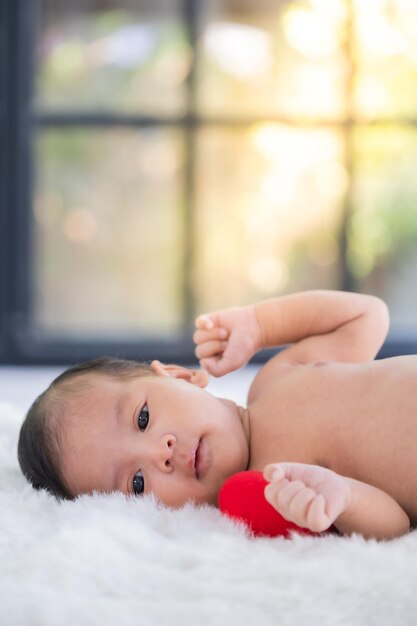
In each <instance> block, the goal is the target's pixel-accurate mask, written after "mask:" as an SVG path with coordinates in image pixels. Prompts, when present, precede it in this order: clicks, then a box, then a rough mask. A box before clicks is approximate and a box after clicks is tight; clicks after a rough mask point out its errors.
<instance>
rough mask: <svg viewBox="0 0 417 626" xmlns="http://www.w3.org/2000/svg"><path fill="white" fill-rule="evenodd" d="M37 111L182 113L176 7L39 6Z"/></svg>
mask: <svg viewBox="0 0 417 626" xmlns="http://www.w3.org/2000/svg"><path fill="white" fill-rule="evenodd" d="M41 18H42V20H41V30H40V34H39V41H38V66H39V67H38V73H37V80H36V87H37V108H38V109H41V110H44V109H48V110H50V109H53V110H57V109H58V110H59V109H64V110H67V109H82V108H86V109H91V110H93V111H103V110H114V109H117V110H119V111H123V112H131V113H151V114H157V115H172V114H178V113H182V112H184V110H185V106H186V103H185V88H184V85H185V78H186V76H187V73H188V71H189V65H190V49H189V45H188V42H187V39H186V35H185V30H184V26H183V24H182V22H181V21H180V2H179V0H177V1H175V2H174V1H173V0H158V1H157V2H155V1H154V0H142V1H141V2H135V1H134V0H121V1H120V2H117V3H109V2H106V1H105V0H88V1H87V2H85V1H83V2H81V1H80V0H78V1H77V2H65V1H64V0H60V1H57V0H43V2H42V13H41Z"/></svg>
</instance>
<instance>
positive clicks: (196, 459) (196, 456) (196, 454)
mask: <svg viewBox="0 0 417 626" xmlns="http://www.w3.org/2000/svg"><path fill="white" fill-rule="evenodd" d="M200 444H201V439H199V440H198V444H197V447H196V449H195V452H194V471H195V475H196V478H197V479H198V478H199V471H198V469H199V462H200V454H199V453H200Z"/></svg>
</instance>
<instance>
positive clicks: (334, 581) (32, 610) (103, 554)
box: [0, 404, 417, 626]
mask: <svg viewBox="0 0 417 626" xmlns="http://www.w3.org/2000/svg"><path fill="white" fill-rule="evenodd" d="M22 417H23V415H22V412H21V410H20V409H17V408H16V407H14V406H11V405H7V404H0V520H1V521H0V523H1V535H0V623H1V624H2V626H17V625H19V626H26V625H39V626H49V625H50V626H60V625H64V624H65V625H67V624H71V625H73V624H76V625H77V626H80V625H81V626H82V625H86V626H87V625H88V626H107V625H108V626H110V625H111V626H116V625H117V626H130V625H134V624H138V625H139V624H140V625H141V626H154V625H158V626H165V625H167V626H168V625H169V626H173V625H177V624H178V625H185V626H187V625H190V626H191V625H192V626H204V625H213V626H222V625H224V626H231V625H235V624H236V625H238V626H246V625H248V626H249V625H251V626H252V625H254V624H256V625H257V626H268V625H271V626H272V625H276V624H282V625H289V626H303V625H304V624H305V625H308V626H311V625H313V626H315V625H320V626H325V625H329V626H330V625H331V626H335V625H337V624H354V625H355V626H356V625H360V624H364V625H366V626H372V625H374V624H375V626H383V625H385V624H387V625H388V624H389V625H392V624H396V625H398V626H402V625H406V624H415V623H416V622H417V534H416V532H413V533H410V534H409V535H407V536H405V537H402V538H400V539H397V540H395V541H392V542H387V543H377V542H375V541H368V542H367V541H364V540H363V539H362V538H360V537H357V536H355V537H352V538H342V537H335V536H328V537H323V538H310V537H300V536H295V537H294V538H293V539H292V540H285V539H259V538H258V539H255V538H252V537H250V536H248V534H247V533H246V531H245V529H244V527H243V526H241V525H240V524H236V523H233V522H232V521H230V520H228V519H226V518H224V517H222V515H221V514H220V513H219V511H218V510H216V509H214V508H210V507H202V508H195V507H193V506H191V505H187V506H185V507H184V508H183V509H181V510H177V511H173V510H168V509H167V508H164V507H162V506H160V505H159V504H158V503H157V502H156V501H154V500H153V499H152V498H150V497H148V498H144V499H140V500H139V499H133V498H131V499H126V498H125V497H123V496H122V495H118V494H112V495H109V496H104V495H102V496H99V495H95V496H83V497H81V498H79V499H78V500H77V501H75V502H65V503H61V504H60V503H57V502H56V501H55V500H54V499H53V498H52V497H49V496H48V495H46V494H44V493H36V492H34V491H33V490H32V489H31V488H30V487H29V486H28V485H27V484H26V482H25V481H24V479H23V477H22V476H21V475H20V471H19V469H18V464H17V460H16V440H17V433H18V429H19V426H20V422H21V419H22Z"/></svg>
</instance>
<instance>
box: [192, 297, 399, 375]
mask: <svg viewBox="0 0 417 626" xmlns="http://www.w3.org/2000/svg"><path fill="white" fill-rule="evenodd" d="M388 325H389V315H388V309H387V307H386V305H385V304H384V302H382V300H380V299H379V298H376V297H374V296H367V295H363V294H357V293H347V292H343V291H321V290H317V291H305V292H301V293H295V294H292V295H290V296H283V297H281V298H275V299H273V300H266V301H263V302H259V303H257V304H255V305H252V306H247V307H236V308H233V309H222V310H220V311H215V312H213V313H209V314H207V315H202V316H200V317H198V318H197V320H196V327H197V330H196V332H195V333H194V341H195V343H196V355H197V357H198V359H199V360H200V363H201V365H202V367H204V368H205V369H207V370H208V371H209V373H210V374H213V375H215V376H222V375H224V374H227V373H229V372H232V371H233V370H235V369H238V368H239V367H242V366H243V365H245V364H246V363H247V362H248V361H249V359H250V358H251V357H252V356H253V354H255V352H257V351H258V350H261V349H262V348H267V347H271V346H281V345H284V344H293V345H291V346H290V347H289V348H287V349H286V350H285V351H282V352H281V353H280V354H278V355H277V356H276V357H275V360H277V361H278V360H281V361H292V362H295V363H307V362H311V361H318V360H321V361H323V360H333V361H345V362H360V361H367V360H371V359H373V358H374V357H375V355H376V354H377V352H378V350H379V348H380V347H381V345H382V343H383V342H384V339H385V336H386V333H387V330H388Z"/></svg>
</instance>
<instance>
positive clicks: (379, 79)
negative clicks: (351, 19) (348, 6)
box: [354, 0, 417, 118]
mask: <svg viewBox="0 0 417 626" xmlns="http://www.w3.org/2000/svg"><path fill="white" fill-rule="evenodd" d="M354 4H355V13H356V15H355V21H356V43H357V48H356V57H357V69H358V77H357V85H356V90H355V103H356V110H357V112H358V113H359V114H361V115H362V116H364V117H370V118H372V117H375V116H382V117H383V116H389V115H410V116H413V117H414V116H415V113H416V108H417V89H416V83H417V48H416V41H417V3H416V2H415V1H414V0H412V1H411V2H410V1H409V0H373V2H363V0H355V3H354Z"/></svg>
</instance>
